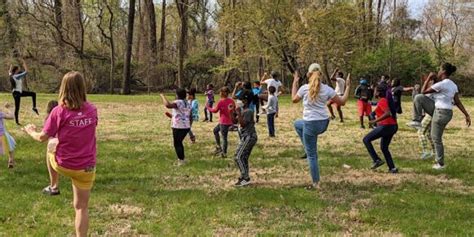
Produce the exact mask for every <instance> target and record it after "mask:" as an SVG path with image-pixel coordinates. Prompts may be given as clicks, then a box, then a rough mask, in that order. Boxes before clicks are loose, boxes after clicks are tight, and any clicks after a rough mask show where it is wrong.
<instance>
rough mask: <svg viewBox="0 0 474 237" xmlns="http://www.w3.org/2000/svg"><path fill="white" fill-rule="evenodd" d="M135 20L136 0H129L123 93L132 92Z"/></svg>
mask: <svg viewBox="0 0 474 237" xmlns="http://www.w3.org/2000/svg"><path fill="white" fill-rule="evenodd" d="M134 21H135V0H130V1H129V9H128V27H127V44H126V50H125V62H124V64H123V81H122V94H126V95H128V94H130V92H131V91H130V81H131V80H130V74H131V73H130V67H131V61H132V44H133V24H134Z"/></svg>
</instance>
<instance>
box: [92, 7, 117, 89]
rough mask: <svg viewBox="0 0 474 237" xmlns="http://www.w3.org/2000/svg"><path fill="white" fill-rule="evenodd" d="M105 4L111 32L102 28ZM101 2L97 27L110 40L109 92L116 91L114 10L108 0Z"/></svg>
mask: <svg viewBox="0 0 474 237" xmlns="http://www.w3.org/2000/svg"><path fill="white" fill-rule="evenodd" d="M101 3H103V4H105V7H106V8H107V12H108V14H109V24H108V31H109V34H107V33H106V32H105V29H103V28H102V23H103V20H104V7H103V5H102V4H101ZM101 3H99V6H98V8H99V15H98V17H99V24H98V25H97V27H98V28H99V30H100V33H101V35H102V37H104V38H105V39H106V40H107V41H108V42H109V48H110V72H109V93H110V94H113V93H114V74H115V57H116V56H115V40H114V33H113V32H114V25H113V23H114V11H113V10H112V6H111V5H110V4H109V2H108V0H103V2H101Z"/></svg>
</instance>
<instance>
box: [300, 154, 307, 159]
mask: <svg viewBox="0 0 474 237" xmlns="http://www.w3.org/2000/svg"><path fill="white" fill-rule="evenodd" d="M306 158H308V155H306V153H304V154H303V155H302V156H300V159H306Z"/></svg>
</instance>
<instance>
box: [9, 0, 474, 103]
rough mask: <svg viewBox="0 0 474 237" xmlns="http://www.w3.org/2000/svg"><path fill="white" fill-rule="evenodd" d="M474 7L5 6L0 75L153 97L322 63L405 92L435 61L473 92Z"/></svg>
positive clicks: (198, 0)
mask: <svg viewBox="0 0 474 237" xmlns="http://www.w3.org/2000/svg"><path fill="white" fill-rule="evenodd" d="M473 16H474V4H473V3H471V2H470V1H469V0H429V1H428V3H427V4H426V5H425V6H424V9H422V12H421V14H420V16H419V17H417V18H415V17H413V16H411V15H410V9H409V6H408V2H407V1H406V0H351V1H344V0H332V1H331V0H314V1H310V0H278V1H270V0H214V1H213V0H175V1H170V0H168V1H166V0H160V1H156V0H155V1H152V0H136V1H135V0H130V1H122V0H82V1H81V0H15V1H13V0H0V34H2V36H3V37H2V39H1V42H0V65H1V66H2V68H3V73H1V75H0V79H1V86H2V88H3V91H10V85H9V80H8V73H7V71H8V67H9V65H10V64H11V63H13V64H19V63H18V59H19V58H16V57H14V56H15V55H14V53H13V52H14V51H15V49H16V50H17V51H18V52H19V53H20V55H21V56H22V57H23V58H25V60H26V61H27V62H28V64H29V65H30V74H29V77H28V80H29V84H28V85H29V87H30V88H33V89H34V90H36V91H43V92H54V91H56V90H57V89H58V86H59V83H58V81H59V79H60V78H61V76H62V74H64V73H65V72H67V71H69V70H78V71H81V72H83V73H84V75H85V76H86V77H87V79H88V81H90V90H91V92H94V93H119V92H120V93H124V94H129V93H131V92H154V91H161V90H166V89H171V88H174V87H177V86H180V87H187V88H189V87H197V88H198V90H202V89H203V88H204V86H205V85H206V84H207V83H211V82H212V83H214V84H216V85H218V86H220V85H232V84H233V83H234V82H235V81H238V80H252V81H253V80H256V79H257V78H259V77H260V75H262V74H263V72H264V71H270V70H276V71H279V72H281V73H282V75H284V76H283V83H284V84H287V85H288V84H289V83H290V79H291V73H292V72H293V71H295V70H300V69H301V68H304V67H307V65H309V64H310V63H311V62H319V63H320V64H321V65H322V67H323V70H324V74H325V76H326V77H328V76H329V74H330V72H331V71H332V70H333V69H334V68H335V67H340V68H341V69H342V70H343V71H344V72H351V74H352V75H354V76H356V77H357V78H358V77H364V78H367V79H375V78H377V77H379V76H380V75H382V74H389V75H391V76H392V77H395V78H399V79H401V80H402V82H403V83H404V84H406V85H408V84H414V83H415V82H418V81H419V79H420V77H421V75H422V74H423V73H427V72H428V71H429V70H436V68H437V66H438V65H439V64H440V63H441V62H445V61H449V62H451V63H453V64H454V65H456V66H458V68H459V71H458V73H457V74H456V76H455V78H454V79H455V80H456V81H457V83H458V85H459V87H460V88H461V90H462V92H463V94H464V95H467V94H470V95H473V94H474V88H473V87H474V86H473V85H474V80H473V79H472V78H474V58H473V55H474V54H473V53H474V33H473V32H474V24H473V23H474V17H473Z"/></svg>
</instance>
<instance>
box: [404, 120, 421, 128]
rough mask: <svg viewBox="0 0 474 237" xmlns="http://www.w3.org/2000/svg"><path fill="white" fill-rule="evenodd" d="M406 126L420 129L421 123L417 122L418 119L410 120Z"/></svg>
mask: <svg viewBox="0 0 474 237" xmlns="http://www.w3.org/2000/svg"><path fill="white" fill-rule="evenodd" d="M407 126H408V127H412V128H415V129H421V123H420V122H418V121H411V122H409V123H407Z"/></svg>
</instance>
